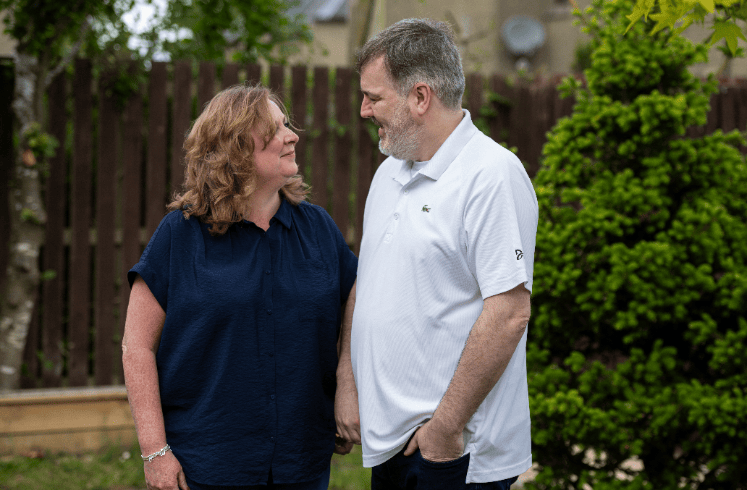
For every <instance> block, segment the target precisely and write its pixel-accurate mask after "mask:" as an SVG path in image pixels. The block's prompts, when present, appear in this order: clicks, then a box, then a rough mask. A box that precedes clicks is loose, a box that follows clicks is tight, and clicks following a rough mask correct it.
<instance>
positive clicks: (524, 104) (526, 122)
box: [508, 83, 532, 162]
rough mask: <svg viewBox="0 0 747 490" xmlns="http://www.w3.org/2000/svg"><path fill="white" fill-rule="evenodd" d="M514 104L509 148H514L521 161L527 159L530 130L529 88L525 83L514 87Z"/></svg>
mask: <svg viewBox="0 0 747 490" xmlns="http://www.w3.org/2000/svg"><path fill="white" fill-rule="evenodd" d="M513 100H514V104H513V106H512V107H511V129H510V130H509V133H508V144H509V146H515V147H516V148H517V149H518V151H517V155H518V157H519V158H520V159H521V161H522V162H523V161H526V160H527V157H528V153H529V151H528V145H529V143H530V141H531V140H530V139H529V137H528V136H529V131H530V130H531V124H532V119H531V115H532V113H531V95H530V87H529V85H528V84H526V83H520V84H519V85H518V86H516V87H514V99H513Z"/></svg>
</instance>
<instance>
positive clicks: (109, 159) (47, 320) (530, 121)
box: [0, 60, 747, 387]
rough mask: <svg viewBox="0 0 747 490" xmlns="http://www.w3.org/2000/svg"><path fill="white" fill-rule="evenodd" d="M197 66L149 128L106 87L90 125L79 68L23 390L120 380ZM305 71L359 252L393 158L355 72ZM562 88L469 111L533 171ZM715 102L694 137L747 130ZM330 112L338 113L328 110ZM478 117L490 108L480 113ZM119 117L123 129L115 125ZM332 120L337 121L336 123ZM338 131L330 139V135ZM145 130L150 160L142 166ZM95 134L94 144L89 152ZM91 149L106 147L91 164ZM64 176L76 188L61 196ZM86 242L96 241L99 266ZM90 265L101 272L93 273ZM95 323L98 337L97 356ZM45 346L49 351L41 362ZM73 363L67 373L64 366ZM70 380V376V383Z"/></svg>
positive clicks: (228, 72)
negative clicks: (366, 215) (362, 108)
mask: <svg viewBox="0 0 747 490" xmlns="http://www.w3.org/2000/svg"><path fill="white" fill-rule="evenodd" d="M192 66H193V65H192V64H191V63H190V62H186V61H182V62H177V63H175V64H174V65H173V83H169V80H168V72H169V70H170V69H171V68H172V65H170V64H167V63H159V62H154V63H153V64H152V68H151V72H150V79H149V87H148V101H149V102H148V104H149V105H148V107H147V112H148V121H147V123H146V122H145V121H143V110H144V109H145V108H144V106H143V98H142V96H141V95H139V94H140V91H138V92H137V94H136V95H135V96H134V97H133V98H132V99H131V100H130V101H129V102H128V104H127V105H126V106H125V110H124V112H123V114H119V110H118V108H117V107H115V106H114V105H113V100H111V99H109V98H107V96H106V95H105V92H104V88H105V87H106V80H103V81H99V82H98V100H99V102H98V108H96V109H97V110H98V112H97V113H98V119H97V121H96V124H95V125H94V124H93V121H92V117H93V114H94V113H96V111H95V108H94V99H93V94H92V88H93V86H94V81H93V77H92V67H91V65H90V63H89V62H87V61H83V60H78V61H76V63H75V70H74V72H75V73H74V77H73V78H72V81H73V94H72V102H73V103H72V104H71V105H72V107H73V113H72V118H73V128H74V129H73V130H74V138H73V140H72V160H71V161H70V162H68V161H67V156H66V155H67V154H66V152H65V149H64V148H63V147H60V148H59V149H58V151H57V155H56V156H55V157H53V158H52V159H50V161H49V163H50V169H51V172H50V175H49V177H48V179H47V187H46V194H45V199H46V207H47V213H48V220H47V224H46V242H45V246H44V248H43V251H42V252H43V253H42V258H41V266H42V270H43V271H55V272H56V274H57V275H56V277H54V278H52V279H48V280H45V281H43V282H42V284H41V286H40V300H39V302H38V304H39V311H40V312H41V315H38V314H36V313H35V318H36V317H37V316H40V324H39V325H38V326H37V324H36V323H33V324H32V326H31V330H30V332H29V338H28V346H27V349H26V353H25V361H26V363H27V367H28V368H29V370H30V373H31V374H32V377H26V378H25V379H24V386H35V385H39V379H40V378H41V384H43V385H44V386H50V387H53V386H61V385H63V384H66V385H69V386H77V385H84V384H88V383H89V382H90V379H89V375H90V374H91V370H90V368H89V364H90V359H91V353H93V354H94V355H93V360H94V365H93V374H94V382H95V383H96V384H97V385H106V384H111V383H113V382H121V381H122V379H123V377H122V376H121V357H120V352H121V350H120V349H119V346H118V344H119V339H120V337H121V329H122V327H123V322H124V319H125V312H126V306H127V302H128V299H129V287H128V285H127V284H126V282H125V273H126V271H127V270H129V268H130V267H131V266H132V265H133V264H134V263H136V262H137V260H138V259H139V256H140V253H141V250H142V247H143V246H144V245H145V243H146V241H147V239H148V238H149V237H150V236H151V235H152V233H153V232H154V230H155V228H156V227H157V225H158V223H159V222H160V220H161V219H162V217H163V215H164V213H165V203H166V201H167V199H168V195H169V193H170V191H169V189H179V188H180V187H181V183H182V180H183V175H184V173H183V150H182V145H183V141H184V137H185V135H186V132H187V130H188V129H189V126H190V124H191V122H192V117H193V107H194V106H195V104H198V105H200V108H201V105H202V104H203V103H204V102H205V101H207V100H209V99H210V98H211V97H212V96H213V95H214V93H215V90H216V89H217V87H216V85H217V82H218V81H217V79H216V75H215V66H214V65H213V64H207V63H202V64H200V70H199V73H200V74H199V76H198V80H197V82H194V83H193V82H192V81H191V79H192V78H193V76H192V73H193V72H192ZM284 69H285V68H284V67H281V66H272V67H270V69H269V75H268V77H269V78H267V77H266V78H265V80H269V82H268V85H269V86H270V87H271V88H273V89H274V90H276V91H278V92H282V91H283V88H284V85H285V79H284V77H285V72H284ZM309 70H310V69H309V68H308V67H306V66H301V65H297V66H293V67H291V68H290V69H289V75H290V76H291V79H290V82H291V83H290V84H288V89H289V92H288V93H287V94H286V95H287V96H288V102H289V104H288V106H289V108H290V109H291V111H292V116H293V119H294V123H295V124H296V125H297V126H298V127H299V128H301V129H306V131H300V132H299V143H298V145H297V161H298V163H299V169H300V171H301V172H302V173H304V174H306V175H307V176H309V181H310V183H311V185H312V190H313V194H312V202H314V203H316V204H319V205H321V206H323V207H325V208H327V209H330V210H331V214H332V217H333V218H334V220H335V222H336V223H337V226H339V228H340V230H341V231H342V232H343V234H344V235H345V237H346V239H349V242H350V243H351V245H352V246H353V249H354V251H355V253H356V254H357V253H359V251H360V242H361V238H362V224H363V212H364V207H365V200H366V197H367V195H368V190H369V187H370V182H371V180H372V178H373V175H374V172H375V169H376V167H377V165H378V163H380V162H381V161H383V160H384V158H385V156H384V155H382V154H381V153H380V152H379V151H378V149H377V143H378V138H377V137H376V136H375V135H373V134H372V131H371V129H372V125H371V123H370V122H368V121H365V120H363V119H361V118H360V117H359V116H358V115H357V114H358V104H359V102H360V97H361V95H360V93H359V91H358V90H357V89H356V88H355V87H356V82H357V77H356V75H355V73H354V72H353V71H352V70H351V69H349V68H338V69H337V70H336V78H335V82H334V86H332V84H330V78H329V69H328V68H326V67H315V68H314V69H313V81H314V83H313V88H311V89H308V88H307V79H308V74H309ZM244 72H245V73H246V76H245V78H246V79H247V80H249V82H250V83H251V82H252V81H254V82H256V81H259V80H260V79H261V75H262V73H261V69H260V67H259V65H256V64H250V65H242V66H239V65H237V64H227V65H226V66H225V67H224V69H223V72H222V75H221V80H220V83H221V84H222V86H223V87H225V86H230V85H233V84H235V83H236V82H238V81H239V80H240V79H241V78H242V73H244ZM69 81H70V80H69V79H66V78H65V77H64V76H60V77H58V78H57V79H56V80H55V82H54V84H53V85H52V86H51V87H50V89H49V93H48V95H49V104H48V110H49V114H48V117H47V119H48V121H49V131H50V133H51V134H52V135H53V136H55V137H56V138H57V139H58V140H59V141H60V142H65V141H66V140H67V138H66V135H67V129H66V127H67V123H68V118H69V117H70V116H69V115H68V114H67V111H68V109H67V101H69V100H70V99H71V95H70V94H68V93H67V86H68V84H69ZM195 84H196V90H195V92H196V96H195V94H194V93H193V87H195ZM486 85H487V87H486ZM556 86H557V83H556V82H555V81H549V82H547V83H545V84H544V85H530V84H528V83H526V82H520V83H519V84H518V85H516V86H511V85H510V84H508V83H507V82H506V79H505V77H503V76H499V75H494V76H491V77H490V78H488V79H486V78H485V77H483V76H481V75H476V74H468V76H467V92H466V96H467V99H466V100H465V106H466V107H467V108H468V109H469V110H470V112H471V113H472V115H473V119H475V120H477V119H480V118H484V119H485V122H486V123H487V125H488V128H489V130H490V134H491V136H492V137H493V138H494V139H495V140H496V141H498V142H499V143H501V144H507V145H508V146H515V147H517V148H518V152H519V157H520V158H521V159H522V161H523V162H524V163H525V164H527V166H528V170H529V173H530V175H533V174H534V173H535V172H536V171H537V169H538V168H539V163H540V156H541V155H540V150H541V148H542V145H543V144H544V143H545V140H546V134H547V131H549V130H550V129H551V128H552V126H554V125H555V123H556V122H557V120H558V118H560V117H563V116H566V115H569V114H570V113H571V111H572V107H573V103H574V101H573V99H562V100H561V99H559V97H558V95H557V89H556ZM331 94H333V95H331ZM331 97H332V98H331ZM169 99H171V101H172V105H171V109H170V110H169V102H168V101H169ZM711 102H712V104H713V110H711V112H710V114H709V117H708V125H707V126H706V125H704V126H703V127H701V128H698V129H697V131H696V132H697V133H699V134H705V132H706V130H713V129H715V128H723V129H724V130H725V131H729V130H730V129H733V128H739V129H741V130H745V129H747V128H746V127H745V126H746V125H747V85H746V84H745V83H744V82H733V83H731V84H730V85H726V84H722V86H721V93H719V94H716V95H714V97H713V99H712V100H711ZM331 107H334V114H330V112H329V111H330V110H331V109H330V108H331ZM483 107H486V108H490V109H491V110H490V111H483V110H482V108H483ZM120 118H123V120H122V124H120V123H119V122H118V121H119V120H120ZM331 118H332V119H334V120H335V122H334V123H332V124H331V123H330V119H331ZM0 122H2V121H0ZM146 124H147V126H146ZM169 125H171V128H172V129H171V131H170V132H169V131H168V130H167V128H168V127H169ZM332 128H334V134H330V131H332V130H333V129H332ZM94 129H95V130H94ZM146 129H147V131H146ZM146 134H147V155H146V158H145V161H143V151H142V150H143V143H144V140H143V137H144V135H146ZM93 135H97V137H98V139H97V140H96V141H95V142H94V141H93ZM120 138H121V140H122V141H121V142H119V141H118V140H119V139H120ZM94 146H95V147H96V148H97V149H98V151H97V153H96V158H95V159H94V158H92V153H93V148H94ZM94 160H95V161H96V162H97V167H96V190H95V192H93V190H92V181H93V179H92V162H93V161H94ZM120 163H122V166H121V167H120V165H119V164H120ZM68 165H69V166H70V170H69V171H68ZM143 171H144V172H145V173H144V175H143ZM330 172H331V174H330ZM68 174H69V175H68ZM68 180H69V182H70V186H71V189H68V187H67V182H68ZM330 183H331V184H332V185H330ZM352 185H355V187H354V192H355V199H351V190H353V189H351V186H352ZM118 187H119V188H118ZM69 190H70V191H71V192H68V191H69ZM94 195H95V196H96V200H95V203H94V202H93V200H92V197H93V196H94ZM330 199H331V201H330ZM94 205H95V206H94ZM143 206H144V209H141V208H142V207H143ZM68 208H69V213H68ZM120 213H121V216H120ZM68 216H69V223H66V220H68ZM92 217H95V223H92ZM92 225H94V226H92ZM143 229H144V230H145V233H143ZM66 233H67V234H68V235H69V238H68V240H69V244H70V248H69V255H68V254H67V249H66V238H65V237H66ZM120 241H121V246H120ZM91 243H94V244H95V255H93V256H92V255H91V253H92V252H94V249H92V247H91ZM91 265H94V266H95V268H94V269H93V270H91ZM45 276H49V275H48V274H45ZM49 277H51V276H49ZM91 279H93V281H91ZM91 299H93V302H92V301H91ZM66 308H67V309H66ZM91 313H93V317H92V319H93V321H91V316H92V315H91ZM66 318H67V319H66ZM34 321H36V320H34ZM91 324H93V325H94V327H95V328H94V334H93V339H94V340H95V343H94V345H93V346H92V345H90V338H91V333H90V332H91ZM66 347H67V348H68V349H69V351H68V352H67V353H66V351H65V348H66ZM39 349H40V350H41V352H42V353H43V355H42V356H39V358H38V359H37V355H36V351H37V350H39ZM66 355H67V356H68V364H67V366H68V369H67V371H65V370H64V368H63V366H64V365H65V364H64V359H65V356H66ZM63 374H67V376H69V379H67V380H63Z"/></svg>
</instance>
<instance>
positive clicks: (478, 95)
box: [466, 73, 483, 122]
mask: <svg viewBox="0 0 747 490" xmlns="http://www.w3.org/2000/svg"><path fill="white" fill-rule="evenodd" d="M466 82H467V109H468V110H469V112H470V115H471V116H472V121H473V122H474V121H476V120H477V118H479V117H480V108H481V107H482V91H483V86H482V75H480V74H479V73H470V74H469V75H467V81H466Z"/></svg>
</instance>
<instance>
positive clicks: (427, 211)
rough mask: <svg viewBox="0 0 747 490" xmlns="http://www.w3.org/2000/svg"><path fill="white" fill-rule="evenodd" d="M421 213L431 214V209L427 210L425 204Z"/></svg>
mask: <svg viewBox="0 0 747 490" xmlns="http://www.w3.org/2000/svg"><path fill="white" fill-rule="evenodd" d="M421 211H422V212H424V213H430V212H431V208H429V207H428V205H427V204H426V205H425V206H423V209H421Z"/></svg>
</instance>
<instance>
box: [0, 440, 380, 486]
mask: <svg viewBox="0 0 747 490" xmlns="http://www.w3.org/2000/svg"><path fill="white" fill-rule="evenodd" d="M138 451H139V450H138V448H137V447H135V448H132V449H130V450H129V451H122V449H120V448H111V449H108V450H106V451H103V452H99V453H86V454H82V455H74V454H53V455H42V454H33V455H27V456H6V457H2V458H0V490H50V489H54V490H83V489H85V490H145V479H144V477H143V463H142V461H141V460H140V457H139V456H140V453H139V452H138ZM370 478H371V470H370V469H368V468H363V467H362V466H361V448H360V446H356V447H355V449H354V450H353V452H352V453H351V454H348V455H347V456H338V455H335V456H334V457H333V458H332V476H331V478H330V485H329V488H330V490H368V489H370V488H371V483H370Z"/></svg>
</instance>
